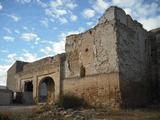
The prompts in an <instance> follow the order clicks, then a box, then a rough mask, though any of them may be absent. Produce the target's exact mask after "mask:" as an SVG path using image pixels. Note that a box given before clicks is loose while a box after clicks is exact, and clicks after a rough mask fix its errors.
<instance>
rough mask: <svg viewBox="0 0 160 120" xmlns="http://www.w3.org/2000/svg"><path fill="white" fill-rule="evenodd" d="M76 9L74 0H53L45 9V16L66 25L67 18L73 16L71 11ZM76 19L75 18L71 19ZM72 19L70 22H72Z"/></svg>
mask: <svg viewBox="0 0 160 120" xmlns="http://www.w3.org/2000/svg"><path fill="white" fill-rule="evenodd" d="M76 7H77V4H76V3H75V0H54V1H50V2H49V3H48V4H47V7H46V8H45V14H46V15H47V16H49V17H50V18H52V19H53V21H54V20H56V21H57V20H58V21H59V22H60V23H62V24H65V23H68V19H71V18H70V17H69V16H71V15H73V12H72V11H73V10H74V9H75V8H76ZM73 19H74V20H75V19H76V18H75V17H74V18H73ZM73 19H72V20H73Z"/></svg>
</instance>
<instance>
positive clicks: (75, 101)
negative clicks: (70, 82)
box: [57, 94, 86, 109]
mask: <svg viewBox="0 0 160 120" xmlns="http://www.w3.org/2000/svg"><path fill="white" fill-rule="evenodd" d="M57 105H58V107H63V108H65V109H67V108H73V109H74V108H80V107H84V106H85V105H86V103H85V101H84V100H83V99H82V98H80V97H78V96H75V95H70V94H66V95H63V96H61V97H60V99H59V100H58V101H57Z"/></svg>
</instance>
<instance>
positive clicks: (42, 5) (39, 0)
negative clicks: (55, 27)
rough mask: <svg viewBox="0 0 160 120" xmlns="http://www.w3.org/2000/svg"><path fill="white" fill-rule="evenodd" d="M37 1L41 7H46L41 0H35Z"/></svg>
mask: <svg viewBox="0 0 160 120" xmlns="http://www.w3.org/2000/svg"><path fill="white" fill-rule="evenodd" d="M37 3H38V4H39V5H40V6H41V7H42V8H46V7H47V4H46V3H44V2H42V1H41V0H37Z"/></svg>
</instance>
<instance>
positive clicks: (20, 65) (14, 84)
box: [7, 61, 27, 91]
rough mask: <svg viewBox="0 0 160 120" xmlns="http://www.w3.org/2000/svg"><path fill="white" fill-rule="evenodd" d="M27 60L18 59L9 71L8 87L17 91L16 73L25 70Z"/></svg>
mask: <svg viewBox="0 0 160 120" xmlns="http://www.w3.org/2000/svg"><path fill="white" fill-rule="evenodd" d="M26 64H27V62H21V61H16V62H15V63H14V64H13V65H12V67H11V68H10V69H9V70H8V71H7V88H8V89H9V90H12V91H16V88H17V87H18V86H17V82H18V81H17V79H16V78H15V74H16V73H18V72H22V71H23V66H24V65H26Z"/></svg>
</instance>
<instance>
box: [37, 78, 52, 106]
mask: <svg viewBox="0 0 160 120" xmlns="http://www.w3.org/2000/svg"><path fill="white" fill-rule="evenodd" d="M54 100H55V82H54V80H53V79H52V78H51V77H49V76H47V77H45V78H43V79H41V80H40V82H39V87H38V102H39V103H53V102H54Z"/></svg>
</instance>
